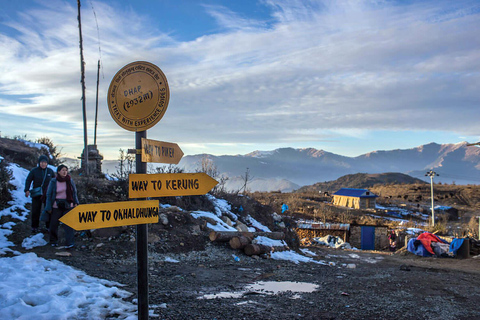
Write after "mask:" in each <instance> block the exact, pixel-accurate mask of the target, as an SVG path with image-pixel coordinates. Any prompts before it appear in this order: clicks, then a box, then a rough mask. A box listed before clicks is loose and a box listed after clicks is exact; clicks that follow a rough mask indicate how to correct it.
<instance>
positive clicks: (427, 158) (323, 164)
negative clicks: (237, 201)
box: [179, 142, 480, 191]
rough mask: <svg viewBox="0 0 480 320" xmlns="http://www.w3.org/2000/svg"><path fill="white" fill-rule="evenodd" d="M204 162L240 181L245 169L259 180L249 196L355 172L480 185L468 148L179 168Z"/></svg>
mask: <svg viewBox="0 0 480 320" xmlns="http://www.w3.org/2000/svg"><path fill="white" fill-rule="evenodd" d="M203 157H208V158H209V159H211V160H212V161H213V162H214V163H215V165H216V166H217V169H218V171H219V172H220V173H222V174H224V175H226V176H228V177H232V178H233V177H241V176H242V175H243V174H244V173H245V170H246V168H249V171H250V174H251V176H253V177H255V178H256V179H262V183H261V184H254V183H253V182H252V188H251V191H269V190H285V191H288V190H289V189H290V188H293V189H296V188H295V185H298V186H305V185H312V184H315V183H317V182H325V181H334V180H336V179H338V178H340V177H342V176H345V175H349V174H356V173H359V172H362V173H367V174H377V173H386V172H398V173H403V174H406V175H409V176H411V177H414V178H418V179H421V180H423V181H427V179H426V177H425V173H426V172H427V171H429V170H430V169H434V171H435V172H436V173H438V174H439V176H437V177H435V182H436V183H439V182H441V183H447V184H451V183H456V184H480V148H478V147H471V146H467V142H460V143H455V144H437V143H433V142H432V143H429V144H425V145H421V146H418V147H415V148H410V149H394V150H388V151H384V150H379V151H373V152H370V153H366V154H363V155H360V156H358V157H346V156H341V155H337V154H334V153H331V152H327V151H324V150H317V149H314V148H305V149H294V148H279V149H275V150H271V151H258V150H257V151H253V152H251V153H248V154H245V155H224V156H214V155H209V154H199V155H190V156H185V157H183V159H182V161H180V164H179V166H180V167H183V168H184V169H185V170H186V172H194V171H195V170H197V169H198V168H199V165H200V163H201V160H202V158H203ZM270 182H271V183H272V184H270ZM280 182H281V185H280ZM287 182H291V186H287ZM428 182H429V181H428ZM257 187H258V188H259V189H256V188H257Z"/></svg>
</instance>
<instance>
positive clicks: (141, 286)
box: [135, 131, 148, 320]
mask: <svg viewBox="0 0 480 320" xmlns="http://www.w3.org/2000/svg"><path fill="white" fill-rule="evenodd" d="M142 138H144V139H146V138H147V131H140V132H138V131H137V132H136V133H135V149H137V150H141V149H142ZM135 161H136V172H137V173H147V163H146V162H142V155H141V154H138V152H137V154H136V155H135ZM147 238H148V226H147V225H146V224H139V225H137V281H138V291H137V292H138V319H139V320H147V319H148V247H147V240H148V239H147Z"/></svg>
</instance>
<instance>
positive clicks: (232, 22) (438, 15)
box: [0, 0, 480, 155]
mask: <svg viewBox="0 0 480 320" xmlns="http://www.w3.org/2000/svg"><path fill="white" fill-rule="evenodd" d="M262 3H264V4H265V5H267V6H268V7H269V8H270V9H271V10H272V11H271V17H266V18H265V19H263V20H259V19H257V20H255V19H253V18H251V17H248V16H245V14H239V13H236V12H234V11H233V10H231V9H229V8H226V7H218V6H211V5H207V6H205V14H208V15H210V16H212V17H213V18H214V19H215V21H217V23H218V25H219V27H220V29H219V30H222V31H218V32H217V33H214V34H208V35H204V36H202V37H200V38H197V39H196V40H194V41H185V42H180V41H177V40H175V39H174V38H172V37H171V36H170V35H169V33H168V32H166V31H165V32H164V31H162V26H157V25H154V24H153V22H154V21H153V20H154V18H153V17H149V16H147V15H146V14H145V13H140V12H135V11H134V9H132V8H128V9H123V8H120V7H109V6H108V5H107V4H104V3H101V2H94V7H95V12H96V15H97V19H98V25H99V30H97V28H96V23H95V19H94V16H93V14H92V13H91V10H87V9H85V10H84V11H83V12H84V13H82V14H83V15H82V26H83V34H84V48H85V61H86V67H87V78H86V81H87V106H88V114H89V130H90V132H93V120H92V119H93V110H94V105H95V83H96V63H97V59H98V58H99V52H98V33H100V44H101V50H102V61H103V69H102V75H103V76H104V77H102V78H101V88H100V92H99V96H100V113H99V121H100V124H99V132H100V137H99V145H100V146H101V145H102V144H103V145H108V146H109V148H110V150H113V154H114V155H116V153H117V151H118V149H119V148H120V147H123V148H128V147H131V146H125V143H126V141H133V138H130V137H131V134H132V133H130V132H125V131H124V130H123V129H119V128H118V127H117V125H116V124H115V123H114V122H113V121H112V120H111V118H110V115H109V113H108V110H107V108H106V103H105V102H106V101H105V96H106V91H107V88H108V84H109V82H110V80H111V78H112V77H113V75H114V74H115V73H116V71H118V70H119V69H120V68H121V67H123V66H124V65H126V64H127V63H130V62H132V61H136V60H146V61H150V62H153V63H155V64H157V65H158V66H159V67H160V68H162V70H163V71H164V73H165V74H166V75H167V78H168V80H169V84H170V90H171V99H170V105H169V107H168V110H167V112H166V114H165V116H164V118H163V119H162V121H161V122H159V124H158V125H157V126H156V127H155V128H153V129H151V130H149V136H150V137H152V138H157V137H158V138H157V139H159V140H166V141H174V140H175V142H177V143H182V142H183V143H186V144H195V145H198V144H203V145H209V146H212V145H226V144H231V143H243V144H250V143H251V144H254V143H262V142H263V143H265V144H267V143H268V144H271V143H275V141H276V142H278V143H279V144H281V143H283V142H284V141H285V140H286V138H285V137H287V136H288V140H289V141H292V140H293V141H300V140H302V139H307V137H308V135H306V133H308V132H316V133H317V134H316V135H315V136H316V137H317V138H319V139H322V138H325V137H328V138H329V139H330V138H331V135H332V134H334V133H338V134H343V133H342V132H347V133H348V132H353V133H358V134H361V132H364V130H382V129H385V130H396V131H399V132H401V131H402V130H424V129H427V130H430V129H431V130H438V129H439V128H443V129H444V130H447V131H452V132H456V133H458V134H464V135H478V134H479V132H478V125H477V123H476V118H477V115H478V111H477V109H476V108H477V106H478V102H480V94H479V93H478V85H479V84H480V65H479V64H480V62H479V61H480V59H479V58H480V57H479V55H480V54H479V52H480V50H479V49H480V39H479V38H478V34H479V33H480V19H479V13H478V12H479V11H480V10H479V8H478V5H477V4H476V3H475V2H468V1H459V2H455V3H454V4H452V3H450V2H444V1H436V2H430V1H426V2H420V3H411V4H407V5H404V4H394V3H386V2H376V1H371V2H370V1H341V2H339V1H321V2H318V1H286V0H285V1H264V2H262ZM88 9H90V8H88ZM199 14H201V13H199ZM38 17H39V18H38ZM126 17H128V22H127V21H126ZM12 21H15V22H9V23H8V25H9V26H10V27H11V28H15V29H16V36H15V37H8V36H6V35H2V36H1V37H0V47H1V49H2V50H0V62H1V63H0V72H1V75H0V94H2V95H3V96H2V100H1V102H0V112H2V113H9V114H13V115H22V116H25V115H29V116H31V117H36V118H42V119H44V118H50V119H52V120H53V121H58V120H60V121H63V122H66V123H68V125H69V126H70V127H73V128H76V129H75V134H76V135H77V136H80V137H81V135H82V132H81V130H82V128H83V127H82V125H81V121H82V117H81V101H80V98H81V91H80V83H79V80H80V75H79V63H80V60H79V52H78V30H77V22H76V8H75V6H73V5H72V4H70V3H66V2H55V3H54V4H53V5H47V6H46V7H44V8H43V9H41V10H40V9H37V10H34V11H25V12H22V13H21V15H20V16H19V17H18V19H17V20H12ZM169 28H170V30H171V29H172V28H173V29H175V28H180V26H173V27H172V26H169ZM59 30H61V32H59ZM9 95H29V96H28V97H27V99H26V100H25V99H24V100H21V101H19V100H17V99H16V96H9ZM12 105H15V108H12V107H11V106H12ZM58 110H62V113H61V114H59V113H58ZM459 123H461V124H462V125H461V126H459ZM45 129H46V130H47V128H45ZM322 131H324V132H323V134H322ZM346 135H348V134H346ZM112 137H115V139H112ZM90 139H91V138H90ZM127 143H128V142H127ZM132 143H133V142H132ZM81 144H82V143H80V145H81ZM255 149H257V148H255ZM76 152H77V153H79V152H81V150H77V151H76ZM110 152H112V151H110ZM212 153H215V152H213V151H212ZM217 153H218V152H217Z"/></svg>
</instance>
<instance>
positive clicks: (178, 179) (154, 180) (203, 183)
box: [128, 172, 218, 199]
mask: <svg viewBox="0 0 480 320" xmlns="http://www.w3.org/2000/svg"><path fill="white" fill-rule="evenodd" d="M217 184H218V182H217V180H215V179H213V178H211V177H210V176H209V175H207V174H206V173H203V172H200V173H157V174H135V173H134V174H130V175H129V178H128V186H129V187H128V197H129V198H130V199H132V198H148V197H176V196H195V195H202V194H206V193H207V192H208V191H210V190H211V189H212V188H213V187H215V186H216V185H217Z"/></svg>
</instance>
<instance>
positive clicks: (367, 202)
mask: <svg viewBox="0 0 480 320" xmlns="http://www.w3.org/2000/svg"><path fill="white" fill-rule="evenodd" d="M377 197H378V196H377V195H375V194H373V193H371V192H370V191H368V190H367V189H354V188H342V189H340V190H338V191H337V192H335V193H334V194H333V204H334V205H336V206H341V207H347V208H352V209H375V205H376V198H377Z"/></svg>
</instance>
